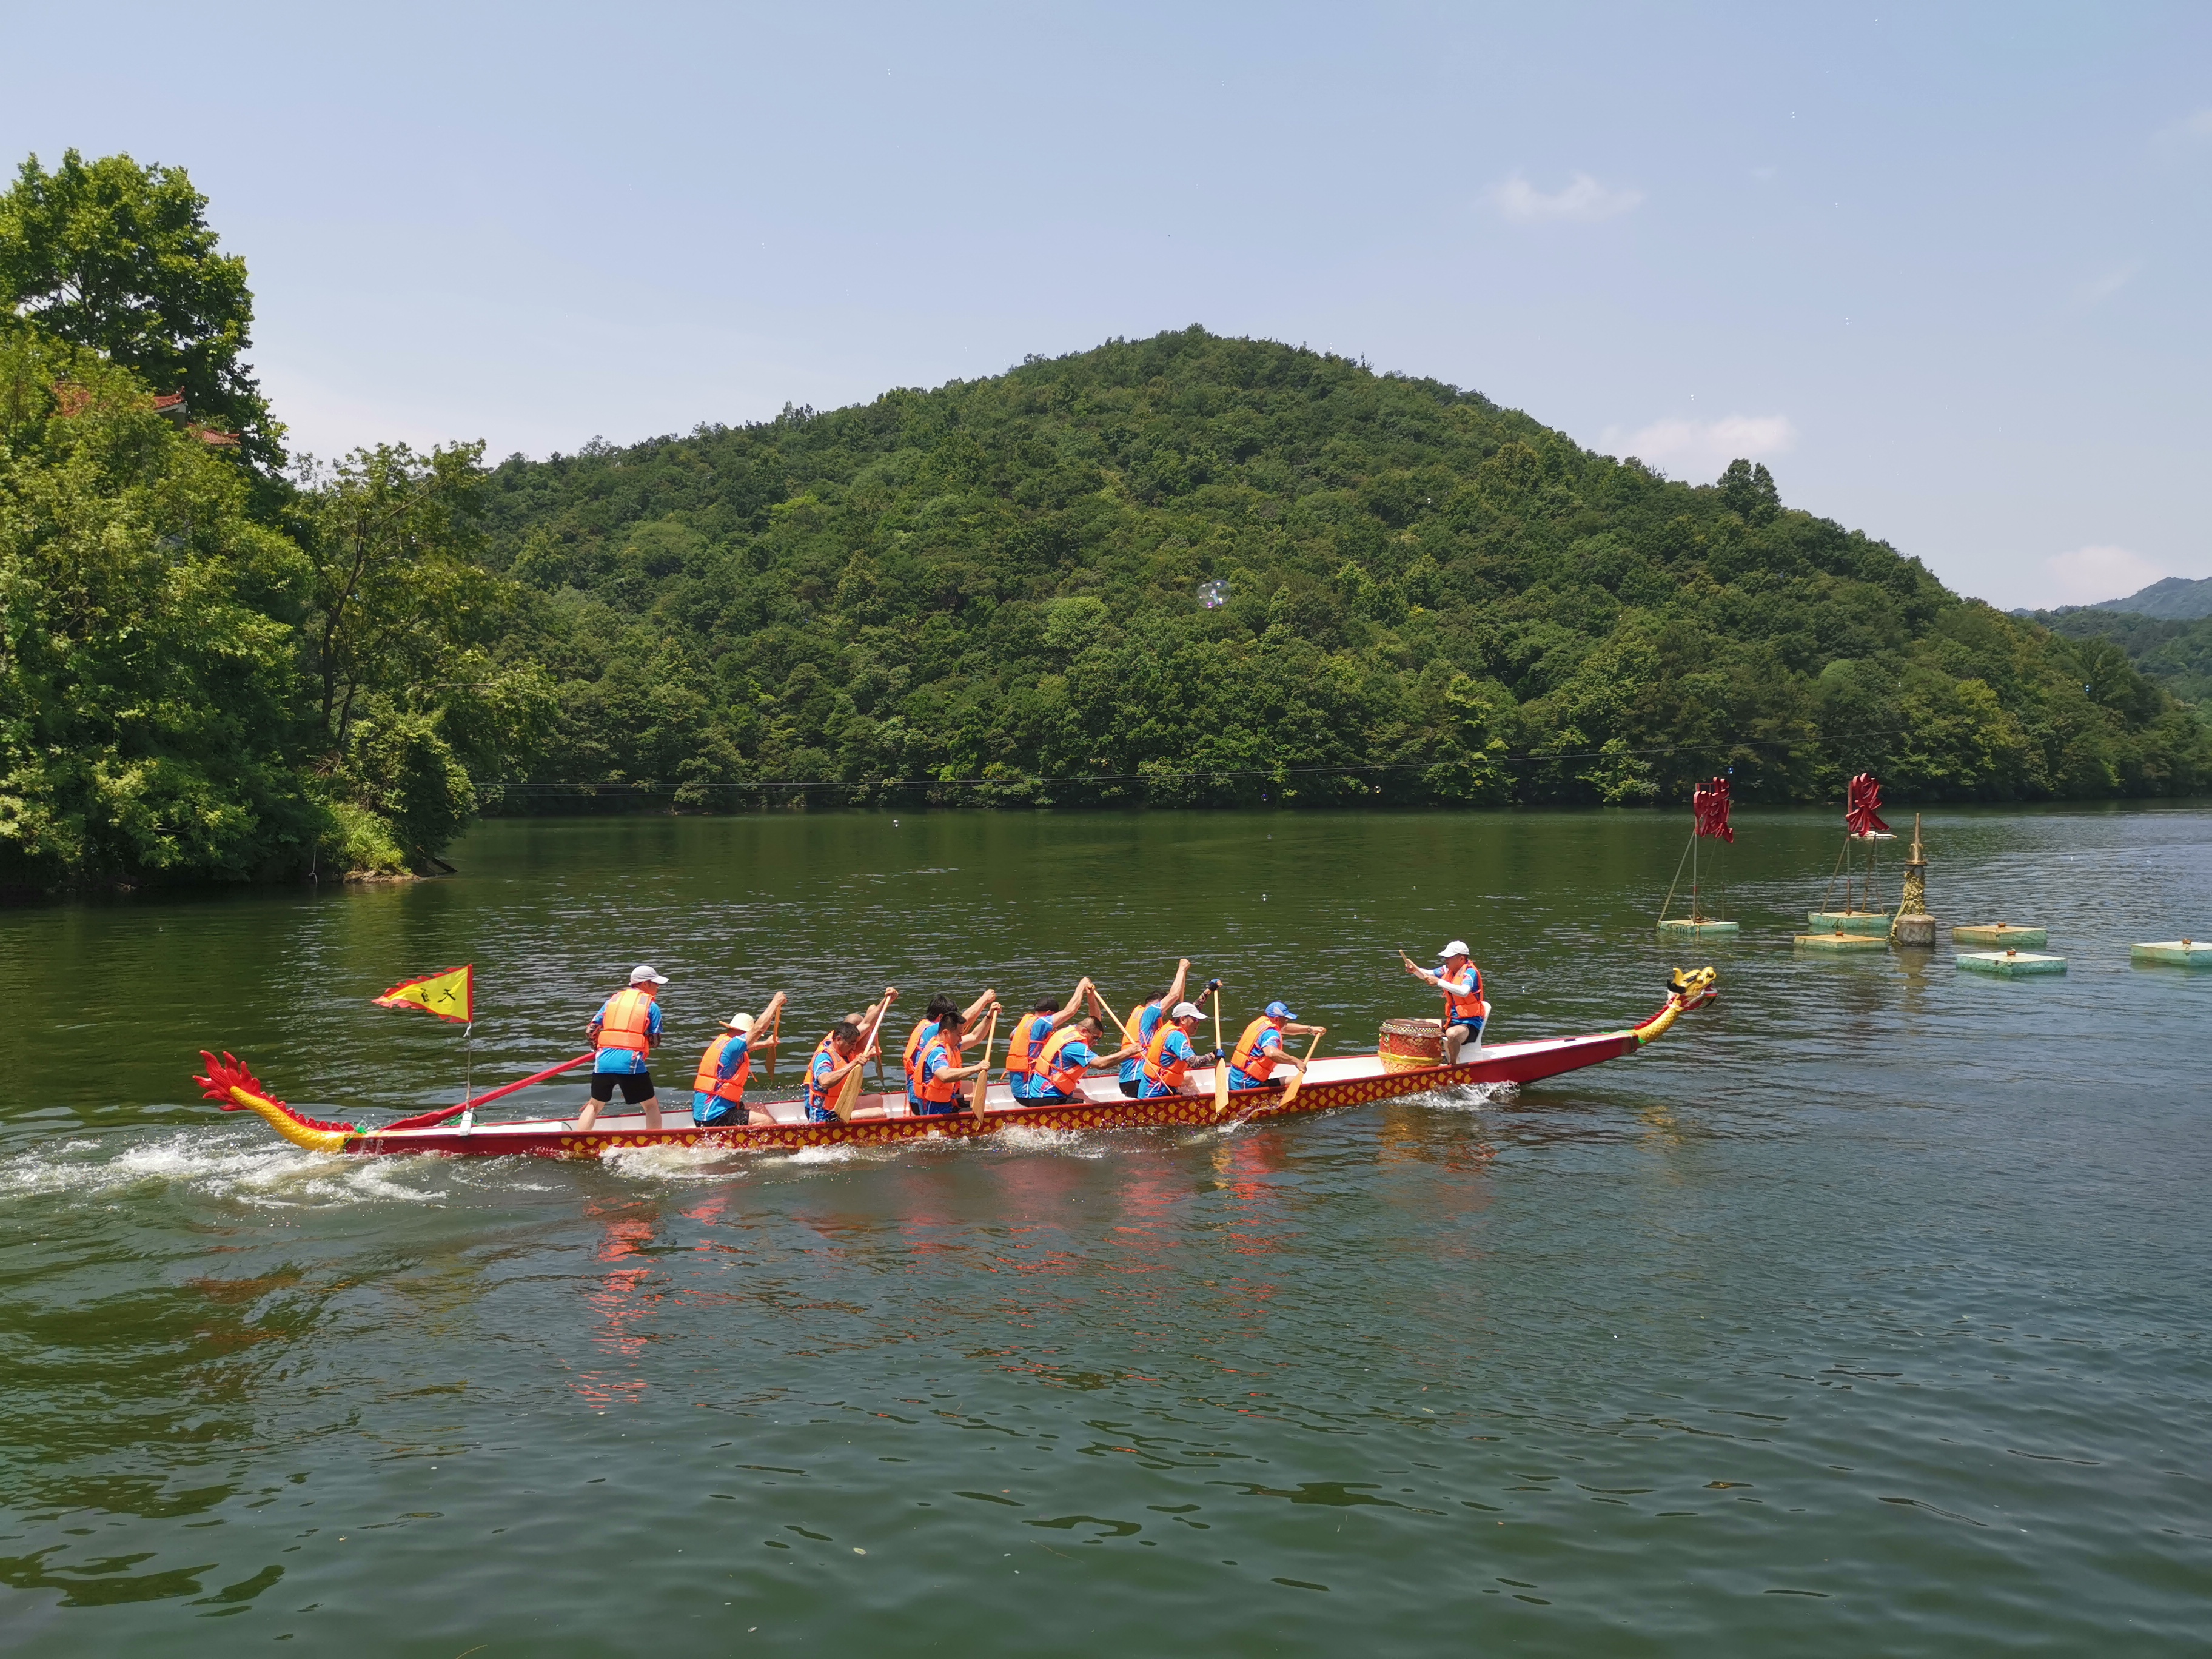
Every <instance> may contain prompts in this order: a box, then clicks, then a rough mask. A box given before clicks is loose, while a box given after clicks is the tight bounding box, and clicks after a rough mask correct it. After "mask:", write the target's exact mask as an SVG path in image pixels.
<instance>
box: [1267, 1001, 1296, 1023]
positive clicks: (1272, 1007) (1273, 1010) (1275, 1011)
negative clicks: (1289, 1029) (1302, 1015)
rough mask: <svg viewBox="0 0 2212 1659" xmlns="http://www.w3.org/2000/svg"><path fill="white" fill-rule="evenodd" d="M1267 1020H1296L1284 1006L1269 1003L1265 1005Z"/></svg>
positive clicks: (1277, 1003) (1294, 1015)
mask: <svg viewBox="0 0 2212 1659" xmlns="http://www.w3.org/2000/svg"><path fill="white" fill-rule="evenodd" d="M1267 1018H1269V1019H1296V1018H1297V1015H1296V1014H1294V1013H1292V1012H1291V1011H1290V1009H1289V1008H1288V1007H1286V1006H1285V1005H1284V1004H1282V1003H1279V1002H1271V1003H1269V1004H1268V1005H1267Z"/></svg>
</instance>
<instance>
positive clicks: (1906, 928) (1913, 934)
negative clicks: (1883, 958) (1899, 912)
mask: <svg viewBox="0 0 2212 1659" xmlns="http://www.w3.org/2000/svg"><path fill="white" fill-rule="evenodd" d="M1889 937H1890V942H1891V943H1892V944H1895V945H1911V947H1912V948H1913V949H1915V950H1920V951H1932V950H1934V949H1935V948H1936V918H1935V917H1933V916H1899V918H1898V919H1897V922H1896V925H1895V926H1894V927H1892V928H1891V929H1890V930H1889Z"/></svg>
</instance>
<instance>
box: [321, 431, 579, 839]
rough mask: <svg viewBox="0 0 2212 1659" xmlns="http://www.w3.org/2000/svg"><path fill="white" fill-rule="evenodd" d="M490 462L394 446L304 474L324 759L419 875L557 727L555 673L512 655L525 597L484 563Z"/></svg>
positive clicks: (460, 452)
mask: <svg viewBox="0 0 2212 1659" xmlns="http://www.w3.org/2000/svg"><path fill="white" fill-rule="evenodd" d="M482 456H483V445H481V444H459V445H454V446H453V447H447V448H439V449H434V450H432V451H431V453H429V454H428V455H417V454H416V453H414V452H413V451H412V450H410V448H409V447H407V446H406V445H404V444H387V445H380V446H377V447H374V448H370V449H362V450H357V451H356V452H355V453H352V454H350V455H349V456H347V457H346V458H345V459H343V461H341V462H339V463H338V464H337V465H335V466H332V467H330V468H327V469H325V468H319V467H317V466H316V465H314V464H313V463H312V462H307V463H304V464H303V465H301V469H300V471H299V473H298V480H299V483H300V484H301V492H300V495H298V497H297V498H296V500H295V503H294V507H293V514H292V517H293V523H294V526H295V531H296V533H297V536H298V540H299V544H300V545H301V547H302V548H303V549H304V550H306V553H307V562H308V564H309V566H310V568H311V570H312V573H313V574H312V580H311V583H310V586H309V595H308V603H307V610H306V615H305V617H304V621H303V626H302V629H301V640H302V645H303V656H304V666H305V668H306V670H307V674H308V675H309V677H310V678H311V681H312V683H313V696H314V698H315V708H316V722H315V747H316V748H317V750H319V753H320V754H321V756H322V757H323V763H324V768H325V771H326V772H327V774H328V775H330V776H331V777H332V778H333V779H335V780H336V781H337V783H338V785H339V787H340V789H341V792H342V793H343V796H344V798H346V799H350V800H353V801H355V802H356V803H357V804H360V805H365V806H368V807H369V808H371V809H372V810H374V811H375V812H376V813H377V814H378V815H379V816H380V817H382V818H383V820H384V821H385V822H386V824H388V825H389V826H390V829H391V831H392V836H393V838H394V840H395V841H396V842H397V844H398V847H399V848H401V849H402V850H403V851H404V853H406V854H408V855H410V860H414V861H422V860H430V859H435V856H436V854H437V853H438V850H439V849H440V848H442V847H443V846H444V845H445V844H446V843H447V842H448V841H450V840H451V839H452V838H453V836H454V835H456V834H457V833H459V829H461V827H462V826H463V825H464V824H465V823H467V821H468V819H469V817H471V815H472V814H473V812H474V811H475V807H476V783H475V780H479V779H480V780H483V781H498V780H499V779H501V777H502V776H504V775H507V769H508V768H509V767H510V765H512V764H515V763H520V762H522V761H524V760H526V759H527V758H528V757H529V755H530V753H531V751H532V748H533V746H534V744H535V742H536V740H537V738H538V734H539V733H540V732H542V730H543V729H544V726H546V724H547V723H548V720H549V719H550V713H551V707H552V696H551V688H550V681H549V680H548V679H547V677H546V675H545V673H544V670H543V669H542V668H540V667H539V666H538V665H537V664H535V663H532V662H528V661H524V662H520V663H517V662H514V661H512V660H510V659H511V657H512V655H513V653H512V652H511V651H505V652H503V651H501V649H500V648H499V646H500V641H501V638H502V636H503V635H505V634H507V632H509V631H510V630H511V627H512V617H511V616H510V614H509V611H510V601H511V598H512V596H513V585H512V584H511V583H509V582H507V580H504V579H502V578H501V577H500V576H498V575H496V574H494V573H493V572H491V571H490V570H488V569H487V568H484V566H483V564H482V563H481V562H479V560H478V558H477V553H478V551H479V549H480V545H481V540H482V537H481V532H480V530H479V529H478V526H477V501H478V497H479V495H480V494H481V490H482V483H483V469H482V467H481V466H480V465H479V462H480V460H481V458H482Z"/></svg>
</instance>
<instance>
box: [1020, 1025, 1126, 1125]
mask: <svg viewBox="0 0 2212 1659" xmlns="http://www.w3.org/2000/svg"><path fill="white" fill-rule="evenodd" d="M1105 1030H1106V1022H1105V1020H1104V1018H1103V1017H1102V1015H1101V1013H1100V1012H1099V1011H1097V1010H1094V1011H1092V1012H1089V1013H1085V1014H1081V1015H1079V1016H1078V1017H1077V1018H1076V1020H1075V1022H1074V1023H1073V1024H1069V1025H1063V1026H1061V1027H1060V1030H1057V1031H1054V1033H1053V1034H1052V1035H1051V1036H1048V1037H1047V1038H1046V1039H1045V1042H1044V1047H1043V1048H1042V1049H1041V1050H1040V1051H1039V1052H1038V1054H1037V1059H1036V1065H1034V1066H1031V1067H1030V1069H1029V1070H1028V1071H1027V1072H1026V1073H1024V1074H1023V1075H1021V1076H1019V1077H1018V1078H1016V1079H1014V1083H1013V1090H1014V1098H1015V1099H1016V1100H1018V1101H1019V1102H1020V1103H1022V1104H1023V1105H1024V1106H1061V1105H1065V1104H1066V1103H1068V1102H1069V1101H1072V1100H1080V1099H1082V1098H1083V1074H1084V1073H1085V1072H1087V1071H1090V1070H1091V1068H1092V1067H1094V1066H1112V1065H1115V1064H1117V1063H1118V1062H1119V1061H1121V1060H1124V1059H1126V1058H1127V1056H1128V1054H1129V1052H1130V1051H1129V1049H1127V1048H1117V1049H1115V1051H1114V1052H1113V1053H1112V1054H1100V1053H1099V1052H1098V1051H1097V1050H1098V1040H1099V1038H1100V1036H1102V1035H1103V1033H1104V1031H1105Z"/></svg>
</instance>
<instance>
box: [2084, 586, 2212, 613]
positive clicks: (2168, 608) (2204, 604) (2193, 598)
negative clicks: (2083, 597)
mask: <svg viewBox="0 0 2212 1659" xmlns="http://www.w3.org/2000/svg"><path fill="white" fill-rule="evenodd" d="M2079 608H2080V609H2081V610H2083V611H2127V612H2129V613H2130V615H2132V616H2137V617H2160V618H2161V619H2163V620H2165V621H2166V622H2194V621H2196V620H2197V617H2212V576H2207V577H2206V578H2204V580H2202V581H2194V582H2193V581H2191V580H2189V579H2188V578H2186V577H2185V576H2168V577H2166V579H2165V580H2163V581H2155V582H2153V583H2152V584H2151V585H2150V586H2148V587H2146V588H2143V589H2142V590H2140V591H2139V592H2134V593H2130V594H2129V595H2128V597H2127V598H2125V599H2100V600H2099V601H2098V602H2097V603H2096V604H2094V605H2082V606H2081V607H2079ZM2068 609H2069V610H2071V609H2075V607H2073V606H2069V607H2068Z"/></svg>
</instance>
